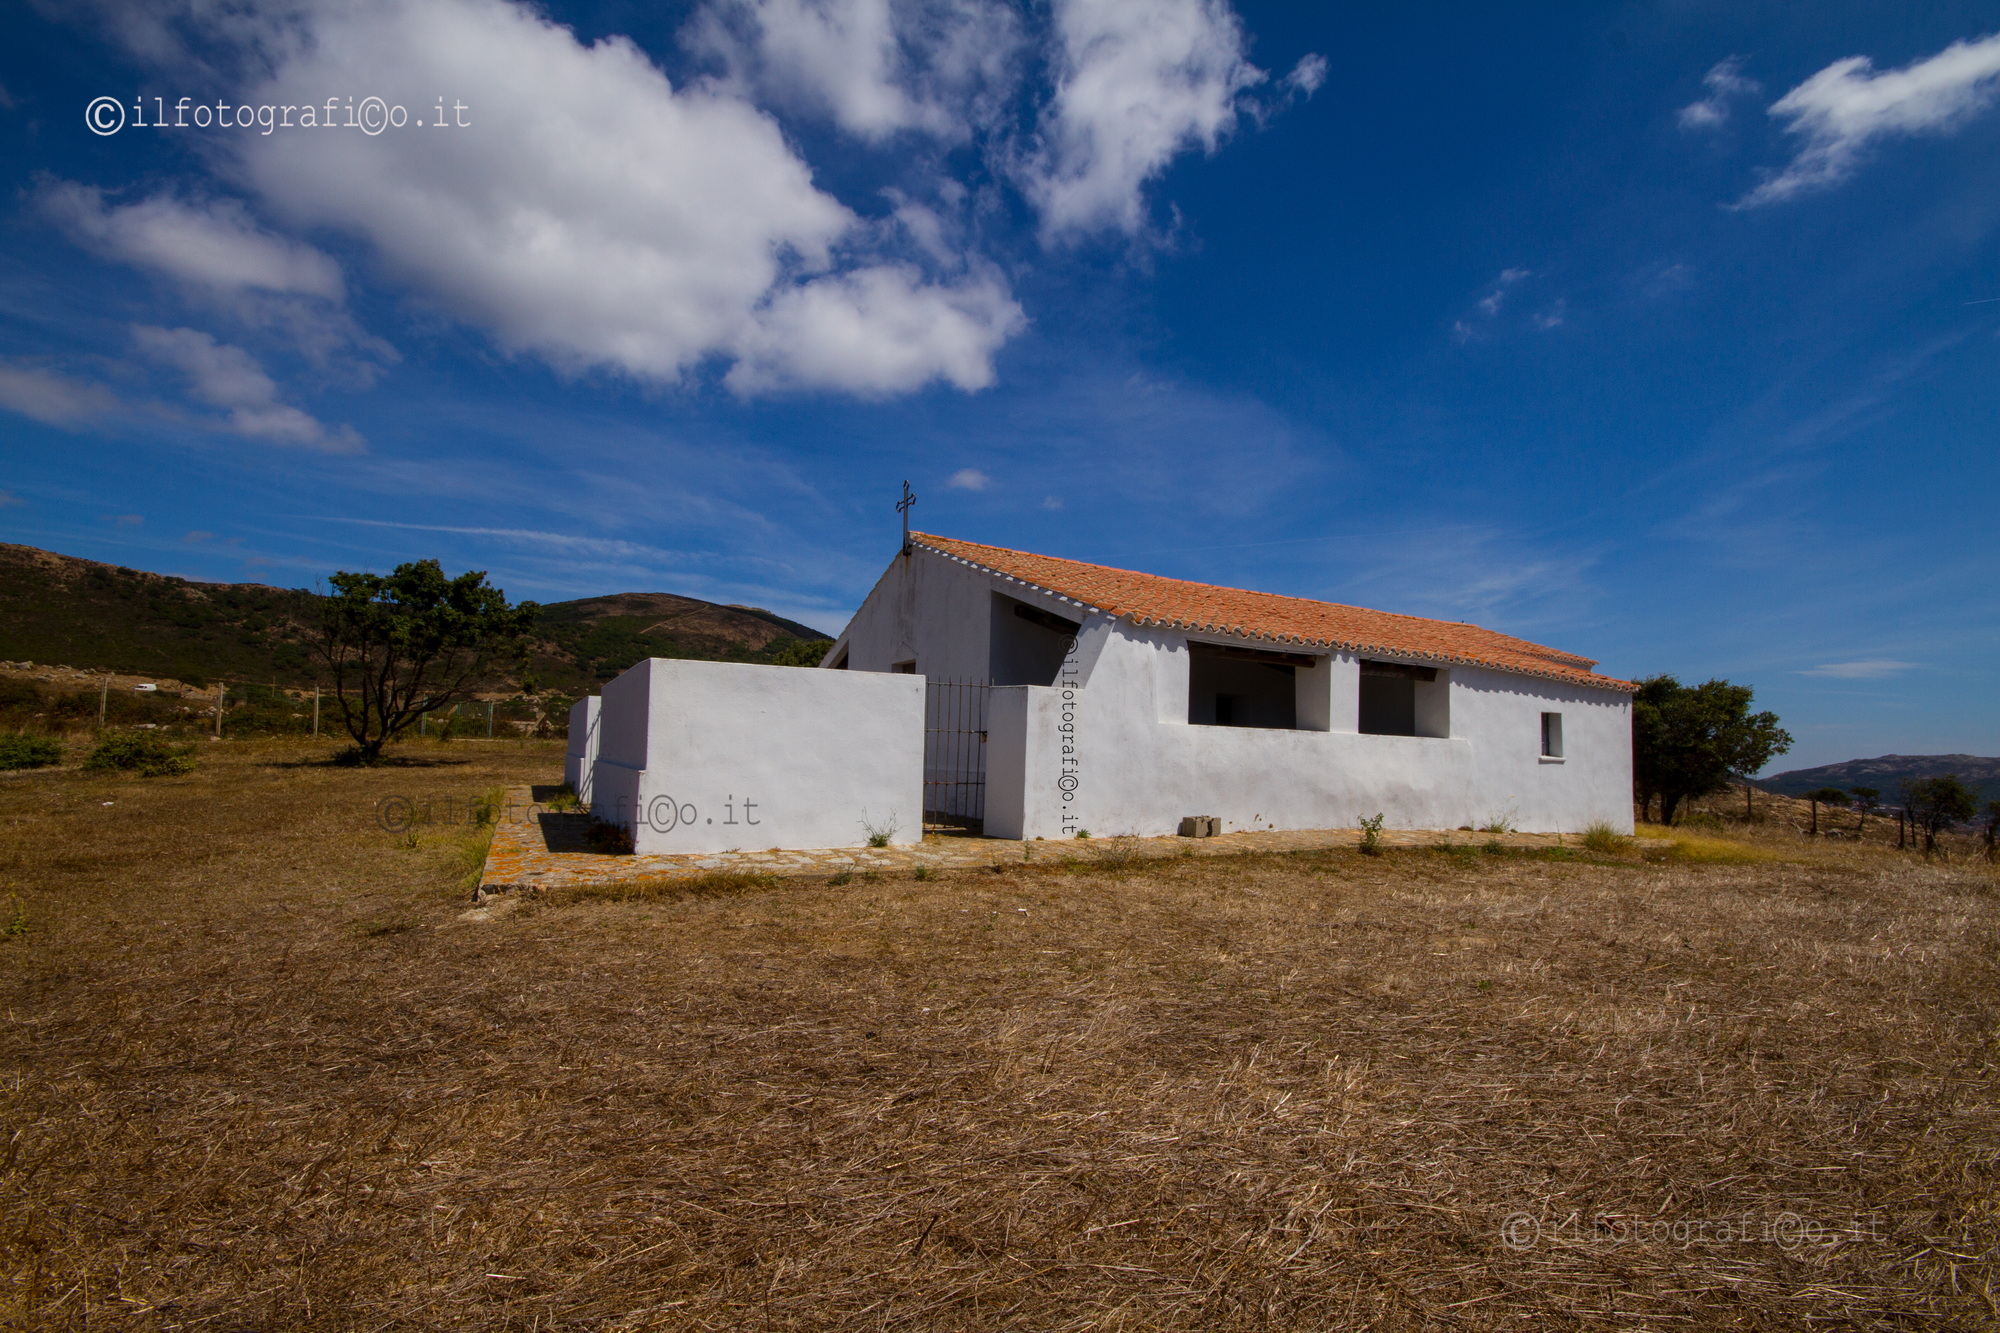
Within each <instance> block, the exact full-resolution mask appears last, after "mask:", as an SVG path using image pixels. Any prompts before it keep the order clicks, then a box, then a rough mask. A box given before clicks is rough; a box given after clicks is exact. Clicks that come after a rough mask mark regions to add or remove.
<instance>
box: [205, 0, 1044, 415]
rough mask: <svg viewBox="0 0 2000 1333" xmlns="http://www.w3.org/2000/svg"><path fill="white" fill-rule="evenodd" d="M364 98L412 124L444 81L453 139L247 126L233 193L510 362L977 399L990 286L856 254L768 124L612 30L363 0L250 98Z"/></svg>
mask: <svg viewBox="0 0 2000 1333" xmlns="http://www.w3.org/2000/svg"><path fill="white" fill-rule="evenodd" d="M364 86H365V87H368V88H370V89H379V90H380V92H379V95H380V96H382V97H384V98H386V99H388V100H389V101H390V102H392V103H401V104H403V105H405V106H408V107H411V108H413V112H412V114H413V115H414V116H416V117H417V118H423V117H424V116H425V115H426V114H427V113H429V112H430V111H431V108H432V106H433V104H434V102H435V99H436V97H437V95H438V92H439V91H440V90H448V91H446V92H445V96H446V98H447V99H448V100H455V101H462V102H464V103H465V104H466V105H467V107H468V110H467V113H466V119H468V120H469V121H470V122H471V127H470V128H464V129H461V128H457V127H451V128H435V127H426V128H425V129H424V130H417V129H415V128H414V127H412V128H410V129H407V130H404V131H402V132H390V133H385V134H383V135H381V136H379V137H375V138H370V137H367V136H364V135H361V134H359V133H326V134H319V135H309V136H303V137H302V136H298V135H294V136H292V137H291V138H285V137H284V136H282V135H271V136H269V137H264V136H250V137H248V138H246V139H244V140H242V141H240V142H239V145H238V146H239V150H240V152H241V154H242V171H243V175H244V177H245V178H246V179H247V180H248V181H249V182H250V183H251V184H252V185H253V186H254V187H255V188H256V189H257V190H258V191H259V192H260V193H261V195H262V196H263V198H264V199H265V200H266V201H267V202H268V204H269V205H270V206H271V207H272V208H273V209H275V210H276V211H277V212H279V213H280V214H281V215H282V216H284V217H286V218H287V219H288V220H290V221H292V222H295V223H299V224H307V225H327V226H334V227H339V228H342V229H345V230H347V231H350V232H353V233H355V234H358V235H360V236H363V237H365V238H367V239H368V240H369V241H370V242H371V243H372V244H373V245H374V246H375V247H376V249H377V250H378V251H379V253H380V254H381V256H382V258H383V260H384V261H385V263H386V264H387V265H388V266H389V267H390V268H392V269H393V270H395V271H397V272H399V273H400V274H401V275H403V276H404V277H405V278H406V279H408V280H409V281H410V282H411V283H412V284H413V285H415V286H416V287H418V288H419V289H421V290H422V291H424V292H425V293H427V294H428V295H429V296H430V297H431V298H433V299H434V300H435V301H437V302H438V303H439V304H441V305H442V306H444V307H445V308H446V309H448V310H449V311H451V312H452V313H453V314H455V315H457V316H458V317H460V318H462V319H465V320H467V321H470V322H472V323H474V324H476V325H479V326H481V327H483V328H485V329H487V330H489V331H490V332H491V333H492V334H493V335H494V336H495V337H496V338H497V339H498V340H499V341H500V342H501V343H502V344H503V345H504V346H505V347H507V348H508V349H509V350H512V351H516V352H529V353H534V354H536V355H539V356H542V357H544V358H545V359H547V360H549V361H550V362H552V363H553V364H555V365H557V366H559V367H562V368H564V369H567V370H572V371H577V370H584V369H589V368H595V367H605V368H611V369H614V370H618V371H622V372H625V373H627V374H630V375H632V376H634V377H636V378H639V379H642V380H650V381H658V382H672V381H674V380H677V379H679V378H680V377H682V376H683V375H684V374H686V373H687V372H688V371H689V370H690V369H692V368H693V367H695V366H697V365H698V364H700V363H701V362H703V361H706V360H708V359H710V358H717V357H721V358H729V357H736V358H740V360H739V364H738V365H737V367H736V370H735V371H734V372H733V373H732V374H731V376H730V377H729V383H730V384H731V385H732V386H733V387H734V388H736V389H738V390H739V391H743V392H749V391H752V390H756V389H763V388H770V387H775V386H779V385H787V386H801V387H826V388H835V389H843V390H849V391H854V392H860V393H864V394H873V393H889V392H901V391H906V390H908V389H912V388H915V387H917V386H918V385H921V384H923V383H925V382H928V381H931V380H935V379H944V380H947V381H949V382H950V383H952V384H955V385H957V386H958V387H960V388H964V389H976V388H979V387H982V386H984V385H985V384H987V383H990V382H991V379H992V354H993V352H994V351H995V350H996V349H997V348H998V347H999V345H1000V344H1001V343H1003V342H1004V341H1005V340H1006V339H1007V338H1008V337H1009V336H1011V335H1012V333H1013V332H1014V331H1015V330H1017V329H1018V328H1019V327H1020V326H1021V314H1020V308H1019V306H1018V305H1016V304H1015V303H1014V302H1013V300H1012V299H1011V297H1010V296H1009V295H1008V294H1007V292H1006V291H1005V289H1004V287H1003V286H1002V285H1001V284H1000V281H999V279H998V278H997V277H994V276H992V275H991V274H983V275H977V276H972V277H966V276H960V277H959V278H957V279H956V280H954V281H951V282H933V281H928V280H926V279H925V278H924V277H922V276H921V275H920V274H919V273H918V272H917V271H916V270H915V269H913V268H909V267H907V266H903V265H899V264H884V263H881V262H879V261H871V260H869V259H867V258H866V257H863V256H860V255H857V254H856V253H854V251H855V249H856V247H861V246H864V245H865V243H866V242H868V240H869V239H870V233H869V230H868V229H867V228H866V227H864V226H863V224H862V223H861V220H860V219H859V218H857V217H856V216H855V215H854V214H853V213H852V212H850V211H849V210H848V209H847V208H846V207H844V206H843V205H842V204H840V203H839V202H838V201H837V200H835V199H834V198H832V197H831V196H830V195H827V194H825V193H823V192H822V191H820V190H818V189H817V188H815V187H814V185H813V182H812V173H811V170H810V169H809V168H808V166H807V165H806V163H805V162H804V161H802V160H801V159H800V158H799V157H797V156H796V155H795V154H794V153H793V152H792V150H791V148H790V147H789V146H788V145H787V143H786V142H785V139H784V136H783V135H782V134H781V133H780V131H779V129H778V126H777V124H776V122H774V121H773V120H772V119H771V118H770V117H769V116H767V115H765V114H764V113H763V112H761V111H759V110H758V109H757V108H756V107H755V106H753V105H751V104H750V103H749V102H748V101H746V100H744V99H743V98H742V97H741V96H739V95H737V94H736V93H734V92H732V91H731V90H729V89H728V88H726V87H721V86H713V87H707V86H697V87H691V88H681V89H675V88H673V87H672V86H671V85H670V84H669V83H668V81H667V79H666V77H665V76H664V75H663V74H661V72H660V71H659V70H658V69H657V68H656V67H655V66H654V65H653V64H652V62H651V61H650V60H649V59H647V57H646V56H645V54H644V53H643V52H641V51H640V50H639V49H638V47H636V46H635V45H633V44H632V43H631V42H630V41H629V40H627V39H625V38H622V37H610V38H606V39H604V40H602V41H600V42H597V43H596V44H594V45H591V46H584V45H582V44H580V43H579V42H578V41H577V40H576V38H575V36H574V34H573V33H571V32H570V31H569V30H568V29H566V28H563V27H559V26H557V25H556V24H554V23H552V22H550V21H549V20H547V19H545V18H543V17H542V16H541V15H539V14H538V13H536V12H534V11H532V10H530V9H528V8H526V7H525V6H522V5H519V4H514V3H509V2H508V0H416V2H414V3H402V4H389V3H386V0H363V2H362V3H357V4H352V5H345V6H341V7H339V8H337V9H328V10H326V11H323V12H320V13H318V14H316V15H315V17H314V19H313V22H312V40H311V42H310V43H306V44H302V45H300V46H299V47H297V48H296V49H295V50H294V51H292V52H290V53H288V54H286V55H284V56H283V57H282V58H281V59H280V60H279V61H278V63H277V66H276V71H275V73H274V74H273V76H272V77H271V78H270V80H269V81H268V82H267V83H266V84H265V85H264V86H262V87H260V88H257V89H255V90H253V91H252V92H251V93H250V94H248V96H249V97H250V99H251V100H253V101H255V102H258V103H264V102H272V103H278V104H284V103H301V104H303V103H305V102H307V101H310V100H312V99H313V98H314V97H317V96H323V90H324V89H326V88H360V87H364ZM524 90H532V94H530V93H529V92H527V91H524ZM835 337H837V338H839V339H840V340H841V342H840V345H834V344H833V343H831V342H829V339H830V338H835Z"/></svg>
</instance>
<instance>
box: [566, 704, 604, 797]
mask: <svg viewBox="0 0 2000 1333" xmlns="http://www.w3.org/2000/svg"><path fill="white" fill-rule="evenodd" d="M603 702H604V701H603V700H602V699H600V698H599V697H598V696H597V695H594V694H593V695H589V696H587V697H586V698H582V699H578V700H577V701H576V702H575V703H573V704H571V705H570V707H569V744H568V746H567V747H566V749H565V751H564V753H563V781H564V782H566V783H568V784H569V789H570V790H571V791H573V792H575V793H576V798H577V799H578V800H579V801H581V802H583V803H584V804H585V805H589V804H590V792H591V779H592V777H593V775H594V770H595V769H596V767H597V723H598V716H599V710H600V708H601V706H602V704H603Z"/></svg>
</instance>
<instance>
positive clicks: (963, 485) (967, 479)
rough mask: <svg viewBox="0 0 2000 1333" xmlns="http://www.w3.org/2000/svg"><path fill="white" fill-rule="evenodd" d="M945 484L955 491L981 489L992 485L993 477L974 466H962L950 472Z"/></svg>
mask: <svg viewBox="0 0 2000 1333" xmlns="http://www.w3.org/2000/svg"><path fill="white" fill-rule="evenodd" d="M945 485H947V486H949V487H951V489H953V490H955V491H983V490H986V489H987V488H989V487H991V486H992V485H993V478H991V477H989V476H987V475H986V474H985V473H984V472H981V471H980V470H979V469H978V468H976V467H962V468H960V469H959V470H958V471H956V472H954V473H952V474H951V478H950V480H948V481H946V482H945Z"/></svg>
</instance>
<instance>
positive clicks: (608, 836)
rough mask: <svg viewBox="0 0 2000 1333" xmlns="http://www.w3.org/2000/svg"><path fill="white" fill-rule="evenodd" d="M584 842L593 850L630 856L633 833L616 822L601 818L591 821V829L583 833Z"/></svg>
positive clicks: (611, 854) (606, 853)
mask: <svg viewBox="0 0 2000 1333" xmlns="http://www.w3.org/2000/svg"><path fill="white" fill-rule="evenodd" d="M583 840H584V843H585V844H586V845H587V846H588V847H589V848H590V850H591V851H593V852H601V853H603V854H605V855H608V856H630V855H631V854H632V835H631V834H630V833H627V832H626V831H625V830H624V829H622V828H620V827H618V825H616V824H607V823H605V822H604V821H603V820H601V819H593V820H591V821H590V829H589V831H588V832H586V833H585V834H584V835H583Z"/></svg>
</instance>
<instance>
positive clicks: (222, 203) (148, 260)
mask: <svg viewBox="0 0 2000 1333" xmlns="http://www.w3.org/2000/svg"><path fill="white" fill-rule="evenodd" d="M41 205H42V209H43V211H44V212H45V213H46V214H47V215H48V216H49V217H50V218H52V219H54V220H55V221H56V222H57V223H59V224H61V225H62V227H63V228H64V229H65V230H66V231H68V233H69V234H70V236H71V237H72V238H74V239H75V240H77V241H78V242H80V243H81V244H83V245H85V246H86V247H88V248H89V249H91V250H94V251H96V252H97V253H99V254H102V255H105V256H106V257H108V258H112V259H117V260H121V261H123V262H126V263H130V264H135V265H138V266H140V267H143V268H151V269H155V270H157V271H159V272H161V273H164V274H166V275H167V276H168V277H170V278H174V279H177V280H179V281H181V282H186V283H190V284H194V285H196V286H201V287H206V288H209V289H211V290H213V291H216V292H220V293H225V294H233V293H235V292H238V291H240V290H242V289H244V288H246V287H248V288H257V289H260V290H263V291H267V292H288V293H302V294H305V295H308V296H319V297H324V298H326V299H327V300H330V301H338V300H340V299H341V296H342V282H341V275H340V266H339V265H338V264H336V263H334V262H333V260H332V259H331V258H329V257H328V256H327V255H325V254H323V253H321V252H320V251H319V250H316V249H314V248H313V247H312V246H310V245H302V244H300V243H299V242H297V241H289V240H286V239H285V238H283V237H281V236H274V235H272V234H271V233H269V232H267V231H265V230H263V229H262V228H261V227H259V226H258V225H257V224H256V222H254V221H253V220H252V219H251V217H250V215H249V213H248V212H247V211H246V210H245V209H244V207H243V205H242V204H240V203H238V202H236V201H235V200H233V199H217V200H210V201H208V202H206V203H202V204H187V203H183V202H181V201H180V200H178V199H175V198H173V197H172V196H170V195H157V196H155V197H153V198H151V199H143V200H140V201H139V202H138V203H134V204H124V205H117V206H112V207H106V206H105V203H104V192H103V191H102V190H96V189H92V188H91V187H89V186H86V185H78V184H76V183H74V182H72V181H56V182H53V183H51V184H50V185H48V186H47V187H46V188H45V189H44V190H43V191H42V195H41Z"/></svg>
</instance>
